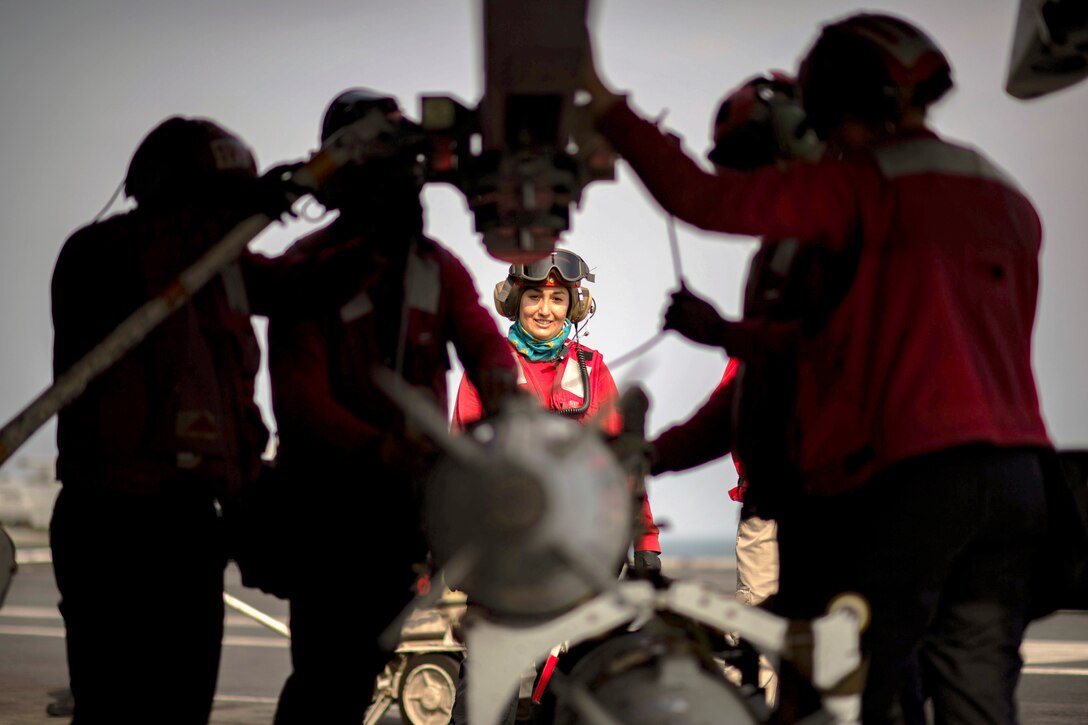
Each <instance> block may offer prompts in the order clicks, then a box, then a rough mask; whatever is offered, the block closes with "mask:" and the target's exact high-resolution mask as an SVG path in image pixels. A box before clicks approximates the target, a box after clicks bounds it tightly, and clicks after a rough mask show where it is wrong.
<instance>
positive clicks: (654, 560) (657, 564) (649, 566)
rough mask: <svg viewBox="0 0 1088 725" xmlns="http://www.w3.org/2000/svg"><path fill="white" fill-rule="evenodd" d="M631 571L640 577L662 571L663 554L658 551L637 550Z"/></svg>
mask: <svg viewBox="0 0 1088 725" xmlns="http://www.w3.org/2000/svg"><path fill="white" fill-rule="evenodd" d="M631 571H632V573H633V574H634V575H635V576H638V577H644V576H646V575H647V574H658V573H660V572H661V556H660V555H658V553H657V552H656V551H636V552H635V560H634V563H633V564H632V566H631Z"/></svg>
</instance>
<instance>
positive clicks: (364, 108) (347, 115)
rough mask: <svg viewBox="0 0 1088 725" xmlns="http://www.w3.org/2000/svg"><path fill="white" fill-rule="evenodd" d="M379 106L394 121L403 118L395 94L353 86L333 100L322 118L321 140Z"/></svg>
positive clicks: (326, 138) (326, 139) (323, 140)
mask: <svg viewBox="0 0 1088 725" xmlns="http://www.w3.org/2000/svg"><path fill="white" fill-rule="evenodd" d="M375 108H377V109H378V110H379V111H381V112H382V113H384V114H385V115H386V117H387V118H389V119H390V120H393V121H400V120H401V111H400V105H399V104H398V103H397V99H396V98H394V97H393V96H390V95H388V94H384V93H378V92H377V91H372V90H369V89H367V88H352V89H349V90H346V91H344V92H343V93H341V94H340V95H339V96H337V97H336V98H334V99H333V100H332V103H330V104H329V107H328V108H327V109H326V110H325V117H324V118H323V119H322V120H321V142H322V143H324V142H325V141H328V139H329V137H330V136H332V135H333V134H334V133H336V132H337V131H339V130H340V129H342V128H343V127H344V126H347V125H348V124H350V123H355V122H356V121H358V120H359V119H361V118H362V117H363V116H365V115H366V114H368V113H369V112H370V111H371V110H372V109H375Z"/></svg>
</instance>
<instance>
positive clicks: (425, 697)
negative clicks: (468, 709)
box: [397, 654, 460, 725]
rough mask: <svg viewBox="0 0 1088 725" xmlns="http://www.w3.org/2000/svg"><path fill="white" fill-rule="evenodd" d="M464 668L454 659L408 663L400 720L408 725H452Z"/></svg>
mask: <svg viewBox="0 0 1088 725" xmlns="http://www.w3.org/2000/svg"><path fill="white" fill-rule="evenodd" d="M459 669H460V666H459V665H458V663H457V660H455V659H454V658H452V657H449V656H447V655H440V654H425V655H417V656H415V657H412V658H411V659H409V660H408V664H407V665H406V666H405V668H404V676H403V677H401V680H400V692H398V693H397V695H398V704H399V705H400V716H401V719H402V720H404V722H406V723H408V725H448V723H449V721H450V718H451V717H452V716H453V701H454V700H455V699H456V697H457V677H458V670H459Z"/></svg>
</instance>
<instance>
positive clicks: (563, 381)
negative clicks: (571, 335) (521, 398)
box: [451, 342, 661, 552]
mask: <svg viewBox="0 0 1088 725" xmlns="http://www.w3.org/2000/svg"><path fill="white" fill-rule="evenodd" d="M567 350H568V352H567V353H566V354H565V355H563V356H561V357H560V358H559V359H558V360H545V361H538V362H533V361H530V360H527V359H525V357H523V356H521V355H519V354H518V353H517V352H515V351H514V348H513V346H512V345H511V346H510V352H511V354H512V355H513V357H514V360H515V361H516V362H517V366H518V386H519V387H521V388H522V389H523V390H526V391H528V392H530V393H532V394H533V397H535V398H536V399H537V400H539V401H541V402H543V403H544V404H545V405H546V407H547V408H548V410H565V409H571V408H578V407H579V406H581V405H582V403H583V402H584V400H585V390H584V387H583V384H582V374H581V372H580V371H579V367H578V360H577V357H576V353H577V351H579V350H581V351H582V353H583V355H584V356H585V360H586V369H587V370H588V372H589V390H590V396H589V408H588V409H587V410H586V411H585V412H584V413H582V414H580V415H578V416H573V420H576V421H578V422H579V423H583V424H585V423H592V424H594V425H600V427H601V430H602V431H603V432H604V433H605V434H606V435H616V434H617V433H619V432H620V429H621V428H622V426H623V420H622V419H621V418H620V414H619V411H618V410H617V409H616V404H617V403H618V401H619V394H618V392H617V391H616V383H615V381H614V380H613V379H612V373H610V372H609V371H608V366H606V365H605V364H604V360H603V359H602V358H601V354H600V353H599V352H597V351H596V350H592V349H590V348H588V347H585V346H584V345H581V344H580V343H578V342H571V343H570V345H569V346H568V348H567ZM482 417H483V406H482V405H481V404H480V395H479V393H478V392H477V391H476V388H475V387H474V386H473V385H472V382H471V381H470V380H469V379H468V377H467V376H462V378H461V385H460V387H458V389H457V402H456V403H455V404H454V408H453V422H452V424H451V428H452V429H453V430H454V431H463V430H464V429H465V427H466V426H468V425H469V424H470V423H473V422H475V421H477V420H479V419H480V418H482ZM642 523H643V531H644V532H645V533H644V534H643V535H642V536H641V537H640V538H639V540H638V541H637V542H635V549H636V550H638V551H656V552H660V551H661V544H660V541H659V538H658V533H659V531H658V528H657V526H656V525H655V524H654V516H653V512H652V511H651V510H650V501H649V499H648V498H646V497H644V498H643V499H642Z"/></svg>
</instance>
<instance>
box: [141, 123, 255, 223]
mask: <svg viewBox="0 0 1088 725" xmlns="http://www.w3.org/2000/svg"><path fill="white" fill-rule="evenodd" d="M255 178H257V162H256V160H255V159H254V158H253V152H252V151H251V150H250V149H249V147H248V146H246V145H245V144H244V143H242V141H241V140H239V138H238V137H237V136H235V135H234V134H232V133H230V132H228V131H227V130H225V129H224V128H222V127H221V126H219V125H218V124H216V123H214V122H212V121H209V120H207V119H203V118H183V117H181V116H173V117H171V118H168V119H166V120H165V121H163V122H162V123H160V124H159V125H158V126H156V127H155V128H154V129H152V130H151V132H150V133H149V134H147V136H146V137H145V138H144V140H143V141H141V142H140V145H139V146H138V147H137V148H136V153H134V154H133V156H132V161H131V162H129V166H128V173H127V174H125V194H126V195H127V196H130V197H132V198H133V199H135V200H136V203H137V204H148V203H159V202H163V201H174V200H177V201H180V200H184V199H193V198H195V197H201V196H203V197H207V196H209V195H210V194H214V193H215V191H216V190H217V189H220V188H223V187H225V186H226V185H229V184H231V183H235V184H236V183H237V181H238V180H240V179H246V180H248V179H255Z"/></svg>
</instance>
